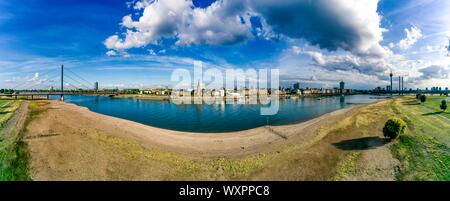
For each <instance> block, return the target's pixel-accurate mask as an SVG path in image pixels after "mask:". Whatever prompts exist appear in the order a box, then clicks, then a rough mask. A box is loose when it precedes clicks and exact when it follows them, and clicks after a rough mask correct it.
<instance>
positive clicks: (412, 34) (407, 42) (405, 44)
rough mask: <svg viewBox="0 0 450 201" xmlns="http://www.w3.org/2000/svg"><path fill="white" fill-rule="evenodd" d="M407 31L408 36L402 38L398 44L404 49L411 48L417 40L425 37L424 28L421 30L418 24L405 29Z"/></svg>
mask: <svg viewBox="0 0 450 201" xmlns="http://www.w3.org/2000/svg"><path fill="white" fill-rule="evenodd" d="M405 33H406V38H404V39H402V40H400V42H399V43H398V44H397V46H398V47H399V48H400V49H402V50H406V49H409V48H410V47H411V46H413V45H414V44H416V42H417V41H418V40H420V39H421V38H422V37H423V35H422V30H420V29H419V28H417V27H416V26H412V27H411V28H409V29H405Z"/></svg>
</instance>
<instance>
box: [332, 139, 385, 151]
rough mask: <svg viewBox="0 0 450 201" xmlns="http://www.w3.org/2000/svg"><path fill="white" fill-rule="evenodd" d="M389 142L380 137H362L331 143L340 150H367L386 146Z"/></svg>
mask: <svg viewBox="0 0 450 201" xmlns="http://www.w3.org/2000/svg"><path fill="white" fill-rule="evenodd" d="M388 143H389V141H388V140H387V139H385V138H380V137H364V138H358V139H352V140H344V141H341V142H337V143H333V145H334V146H335V147H337V148H338V149H342V150H369V149H375V148H377V147H381V146H384V145H385V144H388Z"/></svg>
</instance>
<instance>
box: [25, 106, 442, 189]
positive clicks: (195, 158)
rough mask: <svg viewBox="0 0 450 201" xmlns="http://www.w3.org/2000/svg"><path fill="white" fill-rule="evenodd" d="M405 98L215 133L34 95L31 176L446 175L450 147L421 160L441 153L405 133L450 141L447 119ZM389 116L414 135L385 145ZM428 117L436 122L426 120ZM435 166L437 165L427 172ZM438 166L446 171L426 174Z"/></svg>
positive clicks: (29, 139) (344, 177)
mask: <svg viewBox="0 0 450 201" xmlns="http://www.w3.org/2000/svg"><path fill="white" fill-rule="evenodd" d="M409 99H411V98H409V97H407V98H402V99H392V100H384V101H380V102H377V103H373V104H369V105H358V106H354V107H352V108H347V109H344V110H339V111H336V112H333V113H330V114H326V115H324V116H321V117H318V118H316V119H313V120H310V121H308V122H304V123H300V124H295V125H288V126H275V127H261V128H256V129H251V130H247V131H241V132H233V133H223V134H210V135H205V134H193V133H184V132H175V131H168V130H164V129H158V128H152V127H149V126H145V125H142V124H138V123H135V122H130V121H126V120H123V119H117V118H114V117H109V116H105V115H101V114H96V113H93V112H91V111H89V110H87V109H85V108H81V107H78V106H76V105H72V104H67V103H60V102H56V101H45V102H42V101H41V102H33V104H34V105H35V106H37V107H35V108H34V109H33V111H32V112H33V113H34V114H37V115H34V116H33V118H32V119H31V121H30V122H29V124H28V126H27V131H26V132H25V138H24V141H25V142H26V144H27V149H28V152H29V155H30V170H29V171H30V175H31V177H32V179H33V180H411V179H412V180H414V179H417V178H418V177H415V176H414V175H416V174H418V173H419V174H420V175H422V176H423V175H425V176H424V177H420V179H427V178H428V179H434V180H442V179H443V178H444V179H445V178H446V177H445V175H446V173H445V170H446V169H445V167H446V165H448V164H447V163H446V160H443V159H446V158H445V157H448V153H447V152H444V153H442V151H440V152H438V153H440V154H438V155H437V157H438V158H437V159H436V160H435V159H434V158H429V157H415V156H414V154H415V152H410V151H411V150H414V149H415V148H416V147H419V148H420V149H421V150H422V151H424V152H425V153H426V152H428V151H433V154H432V155H433V156H434V155H436V150H429V148H428V147H429V144H426V143H422V142H425V141H418V140H416V141H413V142H415V143H411V140H407V142H409V144H408V143H405V139H416V138H417V136H419V138H417V139H422V138H420V136H422V135H429V134H430V133H428V131H427V129H429V130H430V132H433V133H434V134H435V135H438V136H436V140H437V141H439V142H441V141H442V140H447V139H448V138H446V137H445V136H446V135H445V132H446V131H448V130H445V129H448V128H450V125H444V129H443V130H442V129H440V128H439V127H435V125H434V124H436V123H438V124H441V123H442V119H441V120H437V119H440V118H439V117H435V116H432V115H429V116H421V115H417V114H416V113H414V114H411V113H410V112H411V111H415V112H418V113H420V112H421V109H420V107H417V106H416V105H414V104H409V102H408V101H414V99H412V100H409ZM406 100H407V101H406ZM411 115H413V116H411ZM392 116H398V117H401V118H403V119H405V120H406V121H407V123H408V127H409V128H410V132H409V133H408V134H407V135H405V136H404V137H402V138H401V139H400V140H399V141H395V142H393V143H387V142H386V141H385V140H384V139H383V137H382V135H383V134H382V132H381V130H382V127H383V125H384V122H385V121H386V119H387V118H389V117H392ZM423 118H426V119H427V122H428V121H430V123H431V124H432V125H431V124H430V125H428V124H426V123H423V122H422V123H421V121H422V120H423ZM430 126H431V127H432V129H430ZM418 127H420V128H421V129H420V130H418V129H415V128H418ZM422 129H425V132H424V133H418V131H422ZM436 131H439V132H436ZM439 136H440V137H439ZM438 137H439V138H438ZM428 138H429V137H428ZM428 138H427V139H428ZM436 140H433V142H435V141H436ZM428 141H429V140H428ZM428 141H427V142H428ZM435 145H436V143H434V144H433V147H437V148H436V149H439V150H441V148H442V147H443V146H442V144H440V143H439V144H438V145H439V146H437V145H436V146H435ZM444 147H447V146H444ZM447 149H448V148H447ZM419 159H420V160H419ZM439 161H441V162H439ZM442 161H443V164H441V163H442ZM411 164H412V165H411ZM421 164H422V165H421ZM424 164H431V165H424ZM442 165H443V166H442ZM433 166H434V167H438V168H434V169H433V168H427V169H425V170H423V167H433ZM434 170H436V171H439V172H441V173H439V172H437V173H435V174H434V175H437V176H436V177H426V175H431V174H430V172H433V171H434ZM424 172H425V173H426V174H425V173H424Z"/></svg>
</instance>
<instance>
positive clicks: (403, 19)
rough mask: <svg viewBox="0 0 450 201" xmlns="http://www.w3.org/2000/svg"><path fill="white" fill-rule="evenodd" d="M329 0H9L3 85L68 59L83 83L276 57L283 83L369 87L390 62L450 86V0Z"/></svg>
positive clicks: (139, 81)
mask: <svg viewBox="0 0 450 201" xmlns="http://www.w3.org/2000/svg"><path fill="white" fill-rule="evenodd" d="M331 2H333V5H330V1H326V0H317V1H313V2H311V1H307V0H281V1H269V0H260V1H253V0H246V1H235V0H222V1H214V0H203V1H193V2H192V1H185V0H165V1H153V0H139V1H136V0H135V1H121V0H95V1H93V0H89V1H88V0H65V1H58V0H34V1H31V0H30V1H25V2H22V3H21V4H17V2H12V1H6V0H0V70H1V71H0V88H11V87H16V86H18V85H19V87H18V88H20V87H22V88H27V87H28V86H36V84H37V86H36V87H43V88H48V87H50V86H54V85H55V87H56V86H57V82H56V81H54V80H52V79H54V78H53V77H54V76H53V75H47V74H46V72H52V69H57V68H58V67H59V66H60V65H61V64H64V65H65V66H66V68H68V69H70V70H71V71H73V72H75V73H77V74H78V75H80V76H82V77H83V78H85V79H86V80H87V81H86V82H89V83H83V84H86V85H88V84H90V83H91V82H92V84H91V85H93V82H95V81H98V82H100V86H101V87H102V88H113V87H119V88H129V87H130V88H143V87H155V86H170V85H172V84H173V83H172V82H170V75H171V73H172V70H173V69H176V68H186V69H192V68H193V65H192V64H193V61H194V60H200V61H202V62H203V63H204V64H205V65H206V66H207V67H221V68H243V69H248V68H255V69H259V68H279V69H280V72H281V74H280V76H281V77H280V80H281V84H282V85H284V86H289V85H291V84H292V83H294V82H297V81H299V82H300V83H301V84H302V85H303V86H309V87H335V86H337V85H338V81H340V80H344V81H345V82H347V83H348V84H347V86H349V87H351V88H358V89H368V88H374V87H376V86H385V85H386V84H387V79H386V73H387V72H389V71H391V70H392V71H393V72H394V73H395V74H396V75H404V76H406V79H407V85H406V86H407V87H431V86H442V87H450V86H448V85H450V84H448V83H450V78H449V76H450V73H449V72H450V69H449V68H450V67H449V64H450V61H449V58H450V57H449V50H448V45H449V36H450V20H448V19H450V14H449V13H450V2H449V1H447V0H379V1H378V0H355V1H352V0H334V1H331ZM23 83H25V84H23ZM39 83H42V85H39ZM75 85H76V83H75ZM446 85H447V86H446Z"/></svg>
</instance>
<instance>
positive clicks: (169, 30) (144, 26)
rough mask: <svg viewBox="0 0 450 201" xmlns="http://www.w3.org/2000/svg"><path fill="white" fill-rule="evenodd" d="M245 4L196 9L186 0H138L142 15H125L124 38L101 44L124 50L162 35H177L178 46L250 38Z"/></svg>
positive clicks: (115, 37) (227, 0) (223, 3)
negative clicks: (137, 17)
mask: <svg viewBox="0 0 450 201" xmlns="http://www.w3.org/2000/svg"><path fill="white" fill-rule="evenodd" d="M245 5H246V4H245V2H240V1H230V0H225V1H216V2H214V3H213V4H212V5H210V6H208V7H207V8H195V7H194V5H193V3H192V1H188V0H164V1H162V0H159V1H158V0H155V1H139V2H137V3H136V4H135V6H134V8H135V9H143V10H144V11H143V13H142V16H140V18H139V19H137V20H133V19H132V16H131V15H127V16H124V17H123V19H122V23H121V25H122V26H123V27H124V28H126V32H125V33H124V37H123V38H122V37H120V36H119V35H112V36H110V37H108V38H107V39H106V40H105V41H104V44H105V46H106V47H107V48H108V49H114V50H125V49H129V48H136V47H143V46H146V45H148V44H157V42H158V40H160V39H162V38H164V37H166V38H176V40H177V42H176V44H178V45H191V44H200V43H205V44H210V45H222V44H234V43H239V42H242V41H245V40H247V39H248V38H250V37H252V34H251V22H250V16H249V15H247V14H246V6H245Z"/></svg>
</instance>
